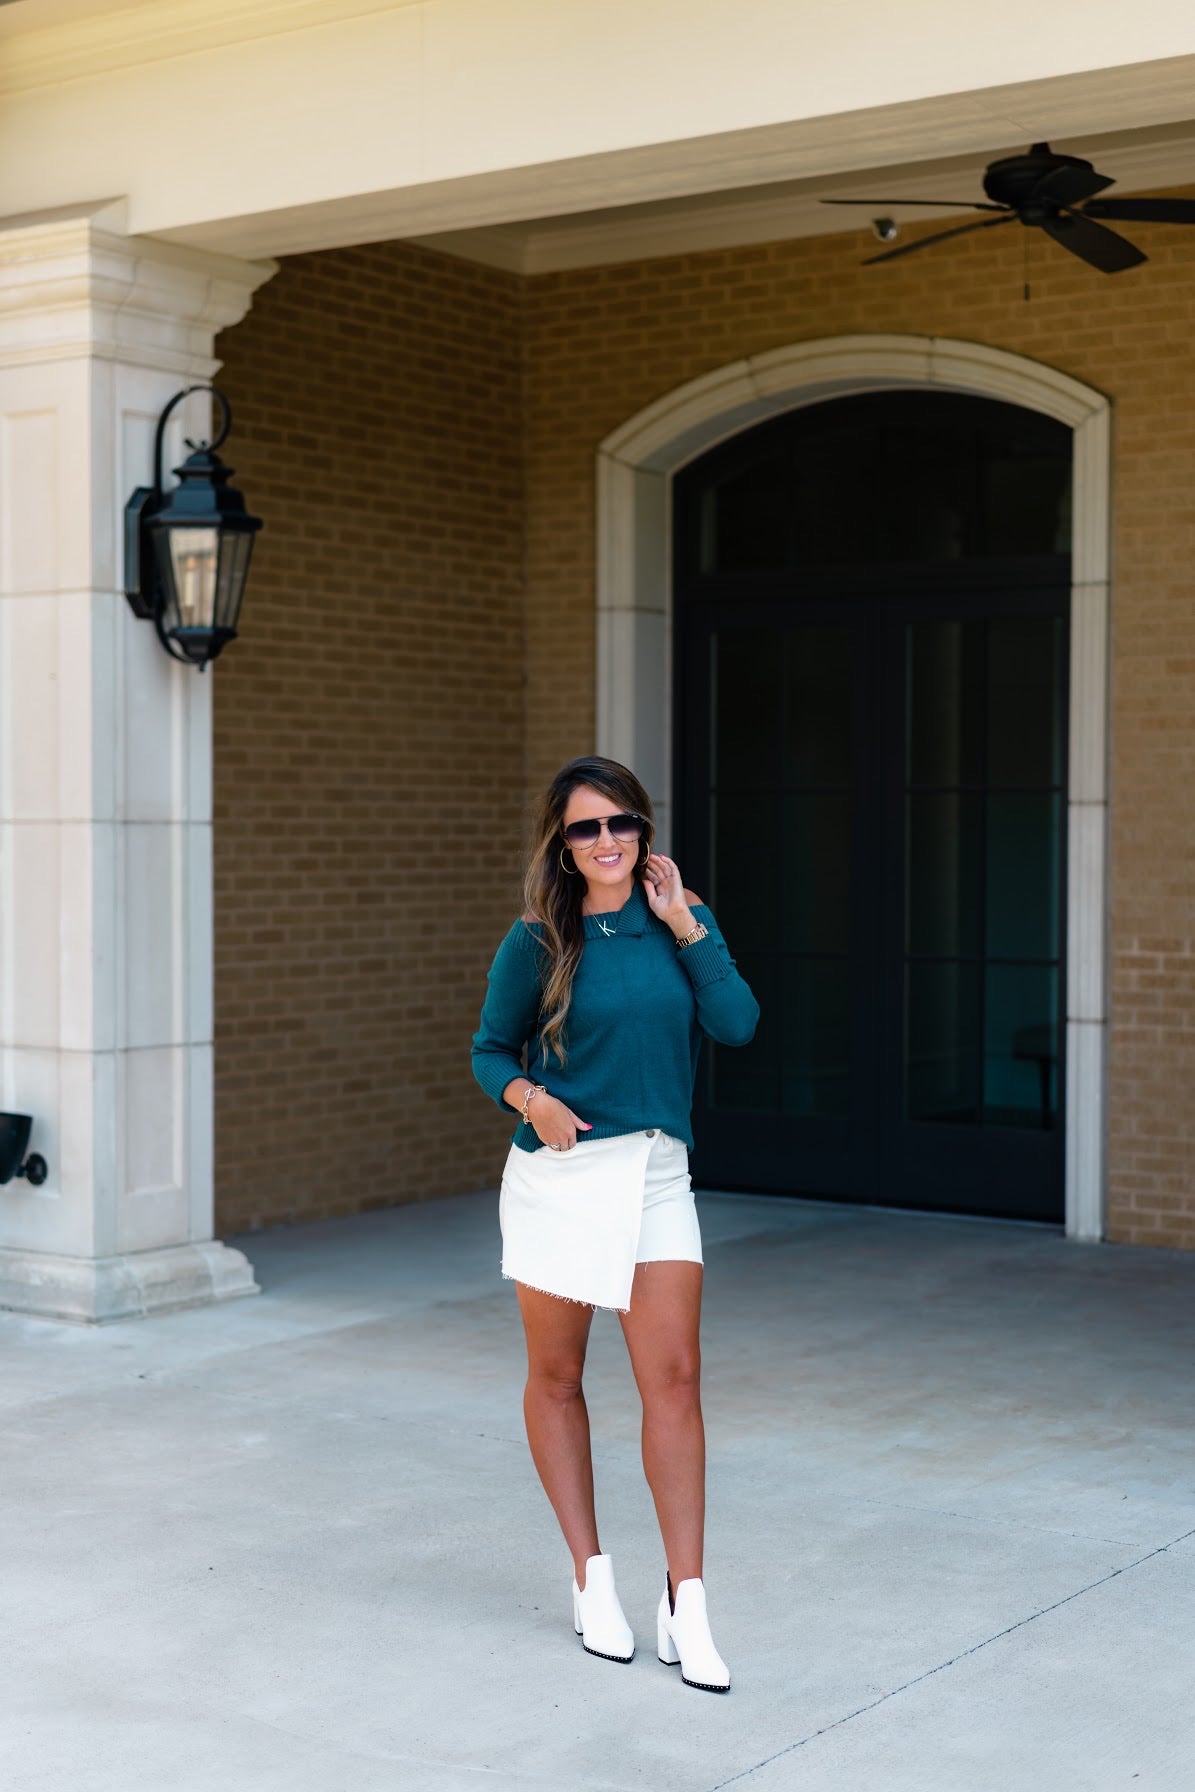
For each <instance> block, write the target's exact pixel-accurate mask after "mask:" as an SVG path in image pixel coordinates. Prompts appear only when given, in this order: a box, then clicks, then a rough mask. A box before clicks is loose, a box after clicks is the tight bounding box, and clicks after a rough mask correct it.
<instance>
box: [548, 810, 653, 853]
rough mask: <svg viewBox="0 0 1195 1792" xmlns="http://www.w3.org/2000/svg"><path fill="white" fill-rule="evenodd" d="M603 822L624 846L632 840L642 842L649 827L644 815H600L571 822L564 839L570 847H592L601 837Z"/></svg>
mask: <svg viewBox="0 0 1195 1792" xmlns="http://www.w3.org/2000/svg"><path fill="white" fill-rule="evenodd" d="M603 822H604V823H605V825H606V826H607V827H608V828H609V830H610V833H611V835H612V836H613V838H614V839H615V840H621V841H622V843H623V844H624V845H626V844H627V843H628V842H629V841H631V840H642V838H643V830H644V828H645V827H646V826H647V823H646V822H645V821H644V819H643V817H642V815H598V816H591V817H590V819H589V820H588V821H570V822H569V824H568V826H567V827H566V828H565V830H564V837H565V839H566V840H567V841H568V843H569V845H570V846H592V845H593V844H594V842H595V841H596V840H597V839H598V838H599V836H600V835H601V831H602V824H603Z"/></svg>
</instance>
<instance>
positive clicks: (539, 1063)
mask: <svg viewBox="0 0 1195 1792" xmlns="http://www.w3.org/2000/svg"><path fill="white" fill-rule="evenodd" d="M692 913H693V917H694V919H695V920H697V921H703V922H704V923H705V925H706V927H707V928H708V929H709V934H708V936H707V938H705V939H703V940H698V941H697V942H696V944H694V945H692V946H686V947H685V949H684V951H683V952H682V951H679V950H678V949H677V944H676V939H675V937H674V935H673V933H672V931H671V929H670V928H669V927H667V926H666V925H665V924H664V922H663V921H659V920H657V918H656V917H655V915H653V914H652V912H651V908H650V906H649V905H648V901H647V897H646V895H645V893H644V889H643V885H642V883H636V885H635V888H634V890H633V891H632V893H631V895H630V896H629V897H628V899H627V901H626V902H625V903H624V905H623V907H622V908H621V909H619V910H618V911H617V912H616V913H612V914H604V915H586V916H584V918H583V922H582V925H583V929H584V941H585V943H584V946H583V948H582V952H581V960H580V963H579V964H578V966H577V973H576V977H575V980H574V983H573V998H572V1005H571V1007H570V1009H569V1015H568V1019H567V1021H566V1023H565V1026H566V1034H565V1046H566V1050H567V1061H566V1062H565V1063H564V1064H563V1065H562V1064H560V1063H559V1061H558V1060H557V1058H556V1055H555V1053H554V1052H551V1051H550V1052H549V1053H548V1056H547V1058H546V1060H545V1059H544V1058H543V1057H542V1055H541V1049H540V1040H539V1036H538V1023H539V1019H540V1001H541V998H542V994H543V983H542V978H541V969H540V967H541V964H542V961H543V957H544V952H543V948H542V946H541V944H540V941H539V932H540V929H539V927H538V926H537V924H536V923H535V922H527V921H523V920H518V921H516V922H515V924H514V926H513V927H512V928H511V930H510V932H509V933H508V934H507V935H506V938H505V939H504V940H503V941H502V944H501V945H500V946H499V947H498V950H497V952H496V954H495V955H494V962H493V964H492V966H491V967H490V973H489V984H488V989H487V993H486V999H485V1005H484V1006H483V1008H482V1011H481V1024H480V1026H479V1027H478V1030H477V1032H476V1033H475V1034H474V1036H473V1074H474V1076H475V1077H476V1078H477V1081H478V1082H479V1083H480V1084H481V1087H482V1088H483V1089H484V1090H485V1092H486V1094H487V1095H489V1096H490V1097H491V1098H492V1099H493V1100H494V1101H496V1102H497V1103H498V1105H499V1107H501V1108H503V1109H505V1111H506V1112H507V1113H509V1112H510V1109H509V1108H507V1107H506V1104H505V1102H504V1101H503V1099H502V1091H503V1090H504V1089H505V1088H506V1086H507V1084H508V1083H509V1082H510V1081H511V1080H512V1078H514V1077H521V1076H523V1075H528V1080H529V1081H532V1082H537V1083H543V1084H544V1086H545V1087H546V1088H547V1089H548V1091H549V1093H550V1094H552V1095H555V1096H558V1097H559V1099H560V1100H561V1101H563V1102H565V1103H566V1104H567V1105H568V1106H569V1107H570V1108H571V1109H572V1110H573V1112H574V1114H576V1115H578V1117H579V1118H580V1119H582V1120H588V1121H589V1122H590V1123H591V1125H592V1128H593V1130H592V1132H583V1133H578V1135H577V1143H578V1144H583V1143H584V1142H585V1141H586V1140H587V1139H611V1138H616V1137H618V1136H619V1134H622V1133H629V1132H638V1131H639V1130H640V1129H642V1128H647V1127H652V1126H657V1127H659V1128H660V1129H661V1130H662V1131H663V1132H667V1133H671V1134H672V1136H673V1137H674V1138H677V1139H683V1140H684V1142H685V1143H686V1145H688V1146H689V1147H690V1149H691V1148H692V1145H693V1136H692V1121H691V1109H692V1105H693V1088H694V1083H695V1080H696V1076H697V1059H698V1054H699V1052H700V1049H701V1040H702V1036H703V1035H708V1037H709V1038H711V1039H715V1040H717V1041H718V1043H719V1044H720V1045H746V1044H747V1043H748V1042H749V1041H750V1039H751V1038H752V1037H753V1035H754V1033H755V1025H756V1022H757V1020H758V1019H759V1004H758V1002H757V1001H756V1000H755V997H754V996H753V995H752V993H751V991H750V989H749V988H748V986H747V984H746V983H745V982H744V981H743V979H742V977H740V976H739V973H738V971H737V970H736V969H735V963H734V960H733V958H731V956H730V953H729V951H728V949H727V946H726V941H725V940H724V939H723V938H722V935H721V933H720V932H719V930H718V924H717V922H716V921H715V920H714V917H713V915H712V914H711V913H710V910H709V909H708V908H707V907H706V906H705V905H704V903H700V904H697V905H695V906H694V907H693V910H692ZM608 930H610V931H608ZM524 1047H525V1048H526V1051H527V1065H528V1070H527V1071H526V1072H525V1071H524V1069H523V1051H524ZM514 1143H515V1144H516V1145H518V1146H519V1147H520V1148H521V1149H522V1150H524V1151H536V1150H538V1149H540V1141H539V1138H538V1137H537V1135H536V1132H535V1129H534V1127H532V1126H524V1125H523V1123H522V1121H521V1120H520V1121H517V1122H516V1126H515V1132H514Z"/></svg>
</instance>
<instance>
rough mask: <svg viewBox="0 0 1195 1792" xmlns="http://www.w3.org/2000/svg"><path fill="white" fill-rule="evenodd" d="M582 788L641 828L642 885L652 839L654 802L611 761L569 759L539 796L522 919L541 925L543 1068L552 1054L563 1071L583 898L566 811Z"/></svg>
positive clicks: (581, 941) (593, 756) (638, 865)
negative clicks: (568, 840)
mask: <svg viewBox="0 0 1195 1792" xmlns="http://www.w3.org/2000/svg"><path fill="white" fill-rule="evenodd" d="M581 785H584V786H585V787H586V788H587V789H589V790H596V791H597V792H598V794H599V795H600V796H604V797H606V798H608V800H609V803H610V812H611V814H613V815H621V814H623V813H625V812H627V811H630V812H631V813H632V814H634V815H641V816H642V817H643V820H644V823H645V826H644V829H643V838H642V839H641V840H640V842H639V857H638V861H637V863H636V866H635V877H636V879H637V880H638V881H640V882H642V880H643V867H644V866H645V865H646V863H647V860H648V856H649V854H650V852H651V849H652V841H653V840H654V839H655V832H656V828H655V820H654V818H653V816H652V811H651V798H650V797H649V796H648V794H647V792H646V790H644V788H643V786H642V784H641V783H640V782H639V780H638V778H637V777H636V776H635V774H634V772H632V771H629V770H628V769H627V767H626V766H625V765H619V763H618V761H617V760H616V759H602V758H600V757H598V755H596V754H587V755H586V756H585V757H583V758H581V759H570V760H569V762H568V764H567V765H562V766H561V768H560V770H559V771H558V772H557V773H556V776H555V777H554V778H553V779H552V782H551V783H550V784H549V785H548V788H547V789H546V790H545V791H544V794H543V796H542V797H541V799H540V803H539V807H538V810H537V812H536V816H535V822H534V828H533V832H532V837H531V856H530V858H529V860H528V863H527V875H526V877H525V878H524V881H523V896H524V900H525V902H526V904H527V916H526V919H528V920H532V921H538V922H539V923H540V943H541V945H542V947H543V964H542V969H541V974H542V977H543V986H544V993H543V1001H542V1004H541V1009H540V1035H539V1037H540V1062H541V1064H546V1063H547V1059H548V1051H549V1048H550V1049H551V1050H552V1051H554V1052H555V1054H556V1057H557V1059H558V1060H559V1062H560V1063H561V1064H563V1063H564V1062H565V1058H566V1055H567V1054H566V1047H565V1022H566V1021H567V1019H568V1011H569V1007H570V1005H571V1003H572V999H573V978H574V976H575V975H576V971H577V965H578V964H579V963H580V959H581V948H582V946H583V944H584V929H583V928H582V926H581V903H582V900H583V899H584V896H585V888H586V885H585V879H584V877H583V876H582V875H581V873H580V872H579V871H578V870H577V869H576V865H575V862H574V860H573V855H572V853H571V852H570V850H569V848H568V846H567V845H566V843H565V838H564V812H565V810H566V809H567V807H568V800H569V798H570V796H571V795H572V794H573V791H574V790H577V789H578V788H580V786H581Z"/></svg>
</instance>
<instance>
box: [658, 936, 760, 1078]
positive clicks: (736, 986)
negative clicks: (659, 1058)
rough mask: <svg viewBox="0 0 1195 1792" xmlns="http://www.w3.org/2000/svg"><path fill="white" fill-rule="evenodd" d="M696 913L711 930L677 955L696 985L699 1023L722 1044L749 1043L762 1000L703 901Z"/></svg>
mask: <svg viewBox="0 0 1195 1792" xmlns="http://www.w3.org/2000/svg"><path fill="white" fill-rule="evenodd" d="M693 917H694V919H695V920H697V921H702V922H704V923H705V926H706V927H707V928H708V930H709V931H708V933H707V935H706V937H705V939H703V940H697V941H696V942H695V944H693V945H692V946H686V947H685V949H684V951H683V952H678V953H677V957H678V958H679V959H680V962H681V963H682V964H683V965H684V967H685V970H686V971H687V973H688V976H689V981H690V983H691V984H692V985H693V994H694V995H695V996H696V998H697V1021H698V1025H699V1026H700V1028H701V1030H702V1032H703V1033H705V1034H707V1035H708V1036H709V1038H711V1039H715V1040H717V1042H718V1044H719V1045H748V1044H750V1042H751V1040H752V1039H753V1038H754V1037H755V1027H756V1023H757V1022H758V1020H759V1003H758V1002H757V1001H756V999H755V997H754V996H753V995H752V993H751V990H750V987H749V986H748V984H747V983H745V982H744V980H743V978H742V977H740V975H739V973H738V971H737V969H736V968H735V962H734V959H733V958H732V957H731V956H730V949H729V947H728V946H727V944H726V941H725V940H724V939H723V938H722V934H721V931H720V929H719V927H718V923H717V922H716V921H715V920H714V917H713V914H712V913H711V911H710V910H709V909H708V908H707V907H706V906H705V904H704V903H703V902H699V903H697V904H695V905H694V908H693Z"/></svg>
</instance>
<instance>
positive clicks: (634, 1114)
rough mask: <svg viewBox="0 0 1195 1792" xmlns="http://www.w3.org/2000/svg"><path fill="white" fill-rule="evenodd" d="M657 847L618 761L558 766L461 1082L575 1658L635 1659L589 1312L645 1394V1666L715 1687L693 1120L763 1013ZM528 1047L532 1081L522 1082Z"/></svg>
mask: <svg viewBox="0 0 1195 1792" xmlns="http://www.w3.org/2000/svg"><path fill="white" fill-rule="evenodd" d="M653 837H654V826H653V821H652V813H651V802H650V799H649V798H648V795H647V792H646V791H645V790H644V788H643V786H642V784H641V783H640V782H639V780H638V778H636V777H635V775H634V773H633V772H630V771H628V770H627V768H626V767H625V766H622V765H618V764H617V763H616V762H615V761H613V760H609V759H601V758H596V757H590V758H584V759H575V760H572V761H570V763H569V764H568V765H566V766H564V767H563V769H562V770H561V771H560V772H558V773H557V775H556V777H555V778H554V779H553V780H552V783H551V784H550V785H549V787H548V790H547V792H546V793H545V796H544V799H543V802H542V804H541V806H540V812H539V816H538V820H537V826H536V830H535V837H534V844H533V848H532V853H531V857H530V862H529V865H528V870H527V877H526V885H525V894H526V899H527V912H526V913H525V914H524V915H523V916H522V918H521V919H520V920H518V921H516V922H515V924H514V926H513V927H512V928H511V930H510V932H509V933H508V934H507V936H506V938H505V940H503V942H502V944H501V945H500V946H499V948H498V952H497V955H496V957H495V959H494V963H493V966H492V968H491V970H490V977H489V991H488V994H487V996H486V1001H485V1006H484V1008H483V1010H482V1015H481V1025H480V1027H479V1029H478V1031H477V1034H476V1035H475V1037H474V1041H473V1069H474V1074H475V1076H476V1077H477V1080H478V1082H479V1083H480V1084H481V1086H482V1088H483V1089H485V1090H486V1092H487V1094H489V1095H490V1096H492V1097H493V1099H494V1100H495V1101H497V1102H498V1103H499V1105H500V1106H505V1107H507V1108H509V1109H512V1110H514V1111H516V1112H517V1113H518V1114H519V1115H520V1123H519V1126H518V1127H517V1128H516V1131H515V1135H514V1138H513V1140H512V1144H511V1149H510V1154H509V1157H508V1159H507V1164H506V1169H505V1172H504V1174H503V1179H502V1194H501V1200H500V1204H499V1219H500V1224H501V1230H502V1271H503V1274H504V1275H505V1276H507V1277H509V1278H510V1279H512V1280H513V1281H515V1282H516V1284H517V1286H518V1298H519V1307H520V1311H521V1313H522V1316H523V1324H524V1329H525V1331H526V1335H527V1357H528V1378H527V1387H526V1393H525V1396H524V1413H525V1416H526V1421H527V1436H528V1441H529V1443H530V1445H531V1453H532V1457H533V1459H534V1461H535V1466H536V1468H537V1470H538V1472H539V1476H540V1479H541V1481H542V1482H543V1485H544V1489H545V1491H546V1493H547V1495H548V1498H549V1499H550V1501H551V1502H552V1507H553V1509H554V1511H555V1513H556V1516H557V1518H558V1519H559V1521H560V1527H561V1530H562V1531H563V1532H564V1536H565V1540H566V1541H567V1543H568V1545H569V1548H570V1550H571V1552H572V1555H573V1561H574V1567H575V1579H574V1582H573V1622H574V1628H575V1629H576V1631H577V1634H578V1635H579V1636H581V1638H582V1640H583V1643H584V1646H585V1648H586V1649H587V1650H588V1651H589V1653H590V1654H592V1655H601V1656H605V1657H607V1658H608V1659H611V1660H615V1661H629V1660H630V1659H631V1656H632V1655H633V1654H634V1648H635V1644H634V1638H633V1636H632V1634H631V1631H630V1627H629V1626H628V1624H627V1622H626V1619H625V1617H624V1616H623V1612H622V1607H621V1605H620V1604H619V1600H618V1595H617V1593H616V1591H615V1589H614V1578H613V1570H612V1568H611V1564H610V1558H609V1556H607V1555H604V1554H602V1552H601V1547H600V1544H599V1542H598V1534H597V1520H596V1517H595V1513H594V1497H593V1472H592V1465H591V1456H590V1441H589V1419H588V1414H587V1412H586V1407H585V1399H584V1395H583V1393H582V1391H581V1378H582V1372H583V1369H584V1363H585V1350H586V1345H587V1342H588V1338H589V1328H590V1325H591V1323H592V1319H593V1313H594V1309H595V1308H596V1307H599V1306H600V1307H613V1308H614V1309H616V1310H617V1311H618V1313H619V1316H620V1321H621V1324H622V1329H623V1334H624V1336H625V1338H626V1341H627V1346H628V1349H629V1351H630V1356H631V1362H632V1366H633V1368H634V1372H635V1380H636V1383H637V1385H638V1388H639V1391H640V1394H641V1396H642V1400H643V1466H644V1469H645V1472H646V1474H647V1479H648V1482H649V1484H650V1486H651V1490H652V1494H653V1496H654V1498H655V1503H656V1512H657V1515H658V1517H659V1521H660V1529H661V1532H662V1533H663V1539H664V1548H665V1555H666V1559H667V1565H668V1572H667V1576H666V1582H665V1589H664V1594H663V1597H662V1599H661V1601H660V1609H659V1614H658V1625H657V1645H658V1652H659V1656H660V1659H661V1660H662V1661H664V1662H666V1663H676V1662H678V1661H679V1662H680V1664H681V1672H682V1675H683V1677H684V1679H685V1680H686V1681H687V1682H688V1684H689V1685H691V1686H699V1687H702V1688H704V1689H706V1690H709V1691H715V1692H725V1691H726V1690H727V1688H728V1687H729V1685H730V1675H729V1672H728V1671H727V1668H726V1664H725V1663H724V1662H723V1660H722V1658H721V1656H720V1655H719V1654H718V1652H717V1650H716V1649H715V1648H714V1644H713V1641H712V1638H711V1636H710V1632H709V1625H708V1622H707V1620H706V1614H705V1589H704V1585H703V1582H702V1578H701V1577H702V1540H703V1533H704V1520H705V1434H704V1430H703V1427H702V1418H701V1402H700V1391H699V1378H700V1367H699V1365H700V1348H699V1337H698V1333H699V1326H700V1314H701V1286H702V1252H701V1231H700V1227H699V1225H698V1221H697V1212H696V1208H695V1205H694V1200H693V1190H692V1184H691V1182H690V1178H689V1170H688V1152H689V1149H690V1148H691V1146H692V1144H693V1139H692V1132H691V1123H690V1110H691V1107H692V1101H693V1086H694V1081H695V1077H696V1071H697V1059H698V1053H699V1051H700V1046H701V1040H702V1038H703V1036H709V1037H711V1038H714V1039H717V1040H719V1041H721V1042H722V1043H723V1044H725V1045H737V1044H745V1043H746V1042H747V1041H748V1040H749V1039H750V1038H751V1036H752V1034H753V1033H754V1031H755V1024H756V1021H757V1019H758V1016H759V1007H758V1004H757V1003H756V1000H755V997H754V996H753V995H752V993H751V991H750V989H748V987H747V985H746V983H744V981H743V979H742V978H741V977H740V976H739V974H738V971H737V970H736V969H735V965H734V960H733V959H732V958H731V956H730V954H729V952H728V950H727V948H726V944H725V942H724V941H723V939H722V936H721V934H720V933H719V931H718V926H717V923H716V921H715V920H714V917H713V915H712V914H711V913H710V911H709V909H708V908H707V907H706V906H705V904H704V903H702V902H701V900H700V898H699V897H697V896H695V895H694V894H693V892H692V891H691V890H687V889H686V888H685V887H684V884H683V882H682V880H681V874H680V869H679V867H678V866H677V865H676V863H675V862H674V861H673V860H672V859H670V858H667V857H665V856H664V855H663V854H662V853H655V852H653V851H652V841H653ZM524 1056H526V1058H527V1062H528V1064H529V1065H531V1064H534V1067H535V1076H540V1075H542V1076H543V1077H544V1078H546V1079H547V1080H546V1082H542V1083H541V1082H538V1081H536V1080H534V1077H528V1076H527V1075H526V1074H524V1072H523V1068H522V1063H523V1058H524ZM549 1084H550V1087H549ZM545 1147H546V1149H545ZM577 1147H580V1149H577ZM649 1265H650V1267H651V1273H650V1275H649V1274H648V1266H649Z"/></svg>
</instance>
